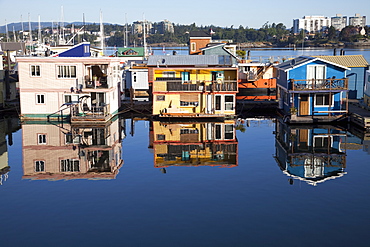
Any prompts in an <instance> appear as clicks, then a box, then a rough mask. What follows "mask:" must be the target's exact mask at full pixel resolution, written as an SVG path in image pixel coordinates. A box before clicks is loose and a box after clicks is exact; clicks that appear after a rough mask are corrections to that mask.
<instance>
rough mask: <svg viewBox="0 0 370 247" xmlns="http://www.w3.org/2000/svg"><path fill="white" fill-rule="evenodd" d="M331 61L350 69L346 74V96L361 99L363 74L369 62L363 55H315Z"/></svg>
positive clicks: (363, 83)
mask: <svg viewBox="0 0 370 247" xmlns="http://www.w3.org/2000/svg"><path fill="white" fill-rule="evenodd" d="M315 57H318V58H321V59H324V60H327V61H329V62H332V63H336V64H340V65H342V66H345V67H347V68H350V69H351V72H350V73H348V74H347V78H348V98H349V99H362V98H363V97H364V87H365V74H366V70H367V69H368V68H369V63H368V61H366V59H365V58H364V56H363V55H341V56H315Z"/></svg>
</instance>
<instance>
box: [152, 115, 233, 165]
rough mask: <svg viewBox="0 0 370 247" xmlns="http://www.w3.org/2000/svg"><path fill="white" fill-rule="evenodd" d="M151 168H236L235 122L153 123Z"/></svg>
mask: <svg viewBox="0 0 370 247" xmlns="http://www.w3.org/2000/svg"><path fill="white" fill-rule="evenodd" d="M152 125H153V126H152V129H153V138H151V139H152V140H153V150H154V167H156V168H166V167H176V166H189V167H199V166H215V167H226V168H230V167H235V166H237V165H238V141H237V138H236V133H235V121H234V120H227V121H225V122H222V123H221V122H219V123H214V122H213V123H211V122H204V123H189V122H181V123H173V122H172V123H163V122H159V121H154V122H152Z"/></svg>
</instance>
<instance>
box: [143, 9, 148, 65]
mask: <svg viewBox="0 0 370 247" xmlns="http://www.w3.org/2000/svg"><path fill="white" fill-rule="evenodd" d="M143 19H144V22H143V29H144V30H143V36H144V37H143V40H144V57H145V58H147V57H148V51H147V47H146V25H145V24H146V23H145V22H146V20H145V16H144V14H143Z"/></svg>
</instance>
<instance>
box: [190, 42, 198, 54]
mask: <svg viewBox="0 0 370 247" xmlns="http://www.w3.org/2000/svg"><path fill="white" fill-rule="evenodd" d="M196 48H197V46H196V44H195V42H192V43H191V51H192V52H194V51H196Z"/></svg>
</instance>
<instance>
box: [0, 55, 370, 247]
mask: <svg viewBox="0 0 370 247" xmlns="http://www.w3.org/2000/svg"><path fill="white" fill-rule="evenodd" d="M252 52H254V51H252ZM261 52H264V51H261ZM255 53H257V51H255ZM365 53H366V54H369V52H368V51H367V52H364V54H365ZM347 54H348V53H347ZM258 55H259V54H258ZM288 55H290V54H288ZM261 56H262V55H261ZM0 128H1V131H0V138H1V139H0V143H1V144H0V151H1V152H0V162H1V163H0V171H1V172H0V173H1V174H2V175H1V184H2V185H0V198H1V200H0V212H1V213H0V222H1V223H0V232H1V240H0V241H1V242H0V246H4V247H5V246H283V245H285V246H313V245H315V246H369V240H368V233H369V231H370V224H369V220H370V196H369V193H370V180H369V177H370V166H369V165H370V162H369V160H370V156H369V155H370V136H369V135H368V134H366V133H363V132H362V131H360V130H358V129H356V128H353V127H351V128H350V129H349V128H348V129H347V128H343V127H338V126H315V128H314V127H313V126H286V125H284V124H283V123H281V122H280V121H279V120H276V119H246V120H243V121H238V122H225V123H159V122H148V121H132V120H130V119H117V120H115V121H114V122H112V123H111V124H109V125H107V126H96V127H94V128H91V127H78V128H77V127H74V126H70V125H68V124H63V125H61V124H59V125H58V124H46V123H39V122H37V123H32V122H31V123H24V124H22V125H21V126H19V125H18V120H17V119H11V118H9V119H5V120H1V121H0Z"/></svg>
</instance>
